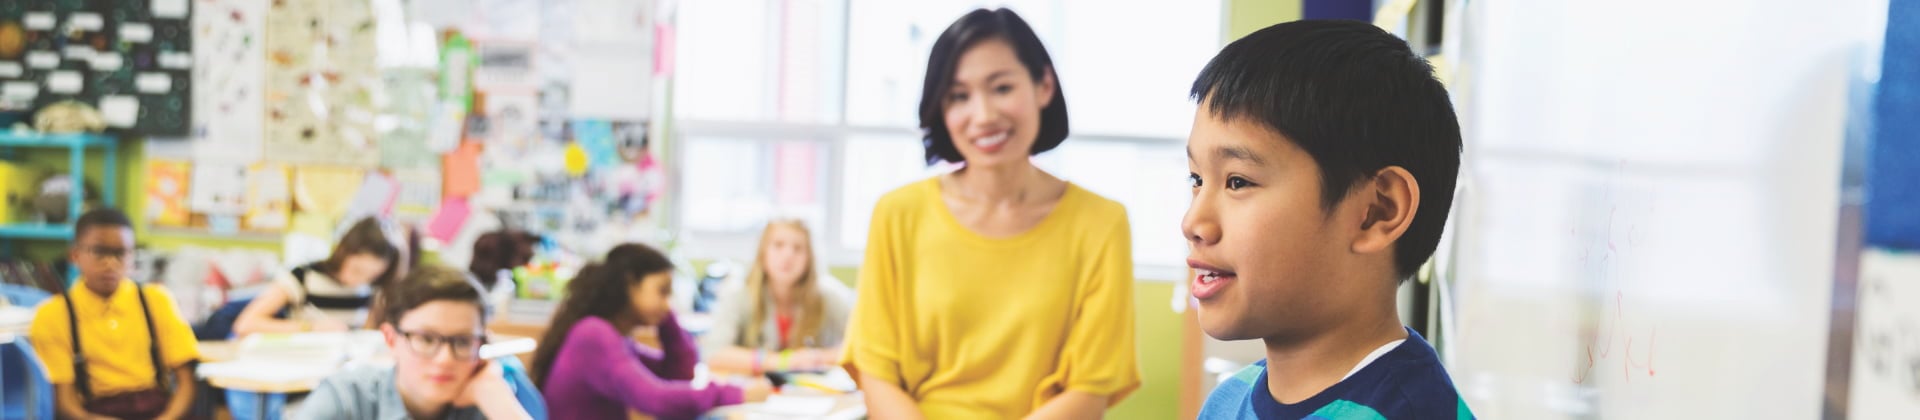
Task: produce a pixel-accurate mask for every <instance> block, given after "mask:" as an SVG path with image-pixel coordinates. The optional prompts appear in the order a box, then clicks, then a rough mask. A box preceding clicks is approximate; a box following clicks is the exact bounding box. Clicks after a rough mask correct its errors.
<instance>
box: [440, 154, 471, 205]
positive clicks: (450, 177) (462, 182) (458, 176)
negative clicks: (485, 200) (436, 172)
mask: <svg viewBox="0 0 1920 420" xmlns="http://www.w3.org/2000/svg"><path fill="white" fill-rule="evenodd" d="M441 166H442V168H443V169H445V170H446V179H445V182H446V186H445V188H443V189H444V191H442V192H443V193H444V194H445V195H446V196H447V197H466V196H469V195H473V193H474V192H475V191H479V190H480V144H479V143H474V142H467V143H462V144H461V145H460V148H458V149H454V151H453V153H448V154H447V155H446V157H445V158H444V159H443V160H442V163H441Z"/></svg>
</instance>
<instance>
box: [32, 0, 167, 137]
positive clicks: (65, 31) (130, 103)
mask: <svg viewBox="0 0 1920 420" xmlns="http://www.w3.org/2000/svg"><path fill="white" fill-rule="evenodd" d="M190 9H191V8H190V7H189V5H188V0H123V1H84V0H14V1H7V2H0V109H15V110H24V109H38V108H40V107H44V106H46V105H48V104H52V103H56V102H61V101H69V100H71V101H78V102H82V103H85V104H87V105H90V106H93V107H94V108H95V109H97V110H99V111H100V113H101V116H102V117H103V119H104V120H105V122H106V123H107V126H108V127H109V128H112V129H116V130H122V131H123V132H125V133H128V134H136V135H155V136H184V135H186V134H187V133H188V128H189V122H190V116H191V114H192V112H193V108H192V106H191V105H190V102H191V100H190V99H191V98H192V92H193V88H192V86H193V83H194V82H193V77H192V70H193V67H194V59H193V38H194V37H193V36H192V32H191V31H190V30H189V22H190V21H191V16H190V15H191V10H190Z"/></svg>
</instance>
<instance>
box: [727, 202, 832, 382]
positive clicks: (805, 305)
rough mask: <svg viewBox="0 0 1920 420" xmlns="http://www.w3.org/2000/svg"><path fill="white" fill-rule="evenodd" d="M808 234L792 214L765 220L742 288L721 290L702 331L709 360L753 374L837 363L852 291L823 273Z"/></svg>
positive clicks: (821, 366) (811, 368) (807, 369)
mask: <svg viewBox="0 0 1920 420" xmlns="http://www.w3.org/2000/svg"><path fill="white" fill-rule="evenodd" d="M811 237H812V235H810V234H809V233H808V232H807V225H805V224H803V223H802V222H800V221H798V220H776V221H773V222H769V223H767V228H766V230H765V231H764V232H762V233H761V234H760V251H759V253H758V254H757V256H756V257H755V258H754V262H753V269H752V270H749V271H748V273H747V283H746V290H745V291H743V292H742V293H727V294H725V295H723V296H721V297H720V303H719V305H717V306H716V308H715V309H714V310H713V317H714V327H713V330H712V331H708V332H707V334H706V335H704V336H701V337H700V340H701V347H702V348H704V349H705V351H707V352H708V353H707V365H708V366H711V367H713V368H714V369H715V370H721V371H731V372H751V373H755V374H758V373H761V372H768V371H773V372H780V371H801V372H808V371H819V370H823V369H827V368H831V367H835V366H834V365H835V364H836V363H837V362H838V361H839V358H840V342H841V340H843V337H844V336H845V333H846V329H847V315H848V314H849V313H851V312H852V311H853V296H852V295H853V292H852V291H851V290H848V289H847V287H846V285H843V284H840V282H838V281H834V280H832V279H823V278H822V276H821V275H820V274H819V272H818V271H817V269H818V267H816V266H815V265H814V264H815V261H818V259H816V258H815V257H814V255H813V246H812V245H811V244H812V242H811ZM822 280H825V281H822Z"/></svg>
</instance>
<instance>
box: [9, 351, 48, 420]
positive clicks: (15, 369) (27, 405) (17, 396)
mask: <svg viewBox="0 0 1920 420" xmlns="http://www.w3.org/2000/svg"><path fill="white" fill-rule="evenodd" d="M0 406H3V407H5V408H4V409H3V410H0V419H5V420H15V419H33V420H53V414H54V412H53V383H52V382H48V380H47V371H46V367H45V366H44V365H41V364H40V357H39V356H37V355H35V354H34V352H33V346H31V345H28V343H27V340H26V339H24V338H15V339H14V340H12V341H9V342H6V343H4V344H0Z"/></svg>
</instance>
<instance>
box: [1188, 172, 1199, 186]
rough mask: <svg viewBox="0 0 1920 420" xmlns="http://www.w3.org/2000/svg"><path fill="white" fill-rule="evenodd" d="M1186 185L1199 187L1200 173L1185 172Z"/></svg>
mask: <svg viewBox="0 0 1920 420" xmlns="http://www.w3.org/2000/svg"><path fill="white" fill-rule="evenodd" d="M1187 186H1190V187H1193V188H1200V174H1196V173H1191V172H1189V173H1187Z"/></svg>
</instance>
